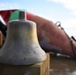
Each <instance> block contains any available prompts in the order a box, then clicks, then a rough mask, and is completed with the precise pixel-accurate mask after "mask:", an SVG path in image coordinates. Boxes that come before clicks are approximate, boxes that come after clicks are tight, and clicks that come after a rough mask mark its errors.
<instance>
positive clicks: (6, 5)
mask: <svg viewBox="0 0 76 75" xmlns="http://www.w3.org/2000/svg"><path fill="white" fill-rule="evenodd" d="M18 8H19V5H18V4H16V3H9V2H6V3H0V10H7V9H18Z"/></svg>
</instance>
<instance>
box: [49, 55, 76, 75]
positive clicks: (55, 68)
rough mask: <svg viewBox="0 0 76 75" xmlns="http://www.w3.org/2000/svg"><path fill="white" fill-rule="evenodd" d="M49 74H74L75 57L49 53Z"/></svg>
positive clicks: (75, 70)
mask: <svg viewBox="0 0 76 75" xmlns="http://www.w3.org/2000/svg"><path fill="white" fill-rule="evenodd" d="M50 64H51V65H50V75H76V59H70V58H67V57H64V56H55V55H51V61H50Z"/></svg>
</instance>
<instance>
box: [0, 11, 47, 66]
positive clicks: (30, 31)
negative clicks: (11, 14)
mask: <svg viewBox="0 0 76 75" xmlns="http://www.w3.org/2000/svg"><path fill="white" fill-rule="evenodd" d="M22 13H23V12H20V16H21V18H20V20H12V21H10V22H9V25H8V29H7V37H6V41H5V43H4V45H3V47H2V48H1V50H0V63H5V64H12V65H30V64H34V63H38V62H41V61H44V60H45V59H46V54H45V52H44V51H43V50H42V49H41V47H40V45H39V43H38V39H37V32H36V31H37V30H36V23H34V22H32V21H28V20H24V19H23V18H24V16H23V14H22Z"/></svg>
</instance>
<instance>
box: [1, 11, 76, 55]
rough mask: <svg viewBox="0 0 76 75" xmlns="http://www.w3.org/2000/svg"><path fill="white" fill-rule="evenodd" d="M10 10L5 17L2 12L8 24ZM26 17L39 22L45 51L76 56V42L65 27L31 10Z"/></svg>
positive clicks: (38, 26) (40, 41)
mask: <svg viewBox="0 0 76 75" xmlns="http://www.w3.org/2000/svg"><path fill="white" fill-rule="evenodd" d="M10 11H11V10H10ZM10 11H8V13H6V15H7V18H5V17H6V15H5V13H4V14H3V13H0V14H1V16H2V17H3V19H4V21H5V22H6V24H7V23H8V19H9V16H10V13H9V12H10ZM13 11H14V10H13ZM4 12H6V11H4ZM26 18H27V19H28V20H31V21H34V22H35V23H36V24H37V35H38V40H39V43H40V46H41V47H42V48H43V49H44V50H45V51H51V52H55V53H60V54H65V55H69V56H76V42H75V41H74V40H73V39H71V38H70V37H68V35H67V34H66V33H65V31H64V30H63V29H60V28H59V27H58V26H57V25H55V24H54V23H53V22H52V21H50V20H47V19H44V18H42V17H39V16H37V15H33V14H31V13H29V12H26Z"/></svg>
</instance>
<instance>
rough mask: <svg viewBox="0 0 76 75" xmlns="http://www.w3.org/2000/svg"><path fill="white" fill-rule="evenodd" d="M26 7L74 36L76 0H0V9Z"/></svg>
mask: <svg viewBox="0 0 76 75" xmlns="http://www.w3.org/2000/svg"><path fill="white" fill-rule="evenodd" d="M8 9H26V10H27V11H29V12H31V13H34V14H36V15H39V16H41V17H44V18H46V19H48V20H51V21H53V22H54V23H56V22H57V21H60V22H61V25H62V27H63V28H64V29H65V31H66V32H67V34H68V35H69V36H72V35H73V36H74V37H75V38H76V0H0V10H8Z"/></svg>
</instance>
